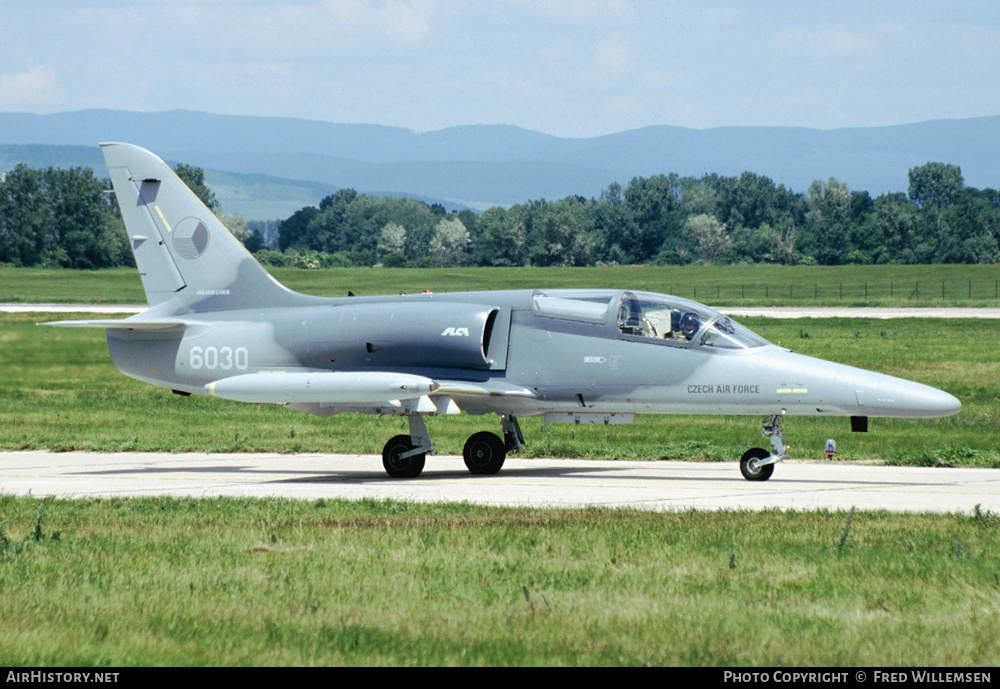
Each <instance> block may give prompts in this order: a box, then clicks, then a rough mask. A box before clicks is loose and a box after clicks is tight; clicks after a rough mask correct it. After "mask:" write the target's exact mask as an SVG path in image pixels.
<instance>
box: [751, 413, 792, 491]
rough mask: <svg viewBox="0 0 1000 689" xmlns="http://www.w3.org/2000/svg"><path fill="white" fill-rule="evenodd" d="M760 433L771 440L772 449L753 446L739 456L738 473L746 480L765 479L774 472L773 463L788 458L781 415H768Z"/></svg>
mask: <svg viewBox="0 0 1000 689" xmlns="http://www.w3.org/2000/svg"><path fill="white" fill-rule="evenodd" d="M760 434H761V435H762V436H764V437H765V438H767V439H768V440H770V441H771V448H772V451H771V452H768V451H767V450H765V449H762V448H759V447H754V448H751V449H749V450H747V451H746V452H744V453H743V456H742V457H741V458H740V473H741V474H743V478H745V479H746V480H747V481H766V480H767V479H769V478H771V474H773V473H774V465H775V463H777V462H782V461H784V460H786V459H788V444H787V443H786V442H785V432H784V431H783V430H781V415H779V414H775V415H774V416H771V417H768V419H767V421H765V422H764V427H763V428H762V429H761V431H760Z"/></svg>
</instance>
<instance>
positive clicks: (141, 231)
mask: <svg viewBox="0 0 1000 689" xmlns="http://www.w3.org/2000/svg"><path fill="white" fill-rule="evenodd" d="M101 151H102V152H103V153H104V160H105V162H106V163H107V165H108V172H109V173H110V174H111V183H112V184H113V185H114V188H115V195H116V196H117V197H118V206H119V207H120V208H121V213H122V219H123V220H124V221H125V229H126V231H127V232H128V234H129V240H130V243H131V246H132V253H133V254H134V255H135V262H136V265H137V266H138V268H139V274H140V275H141V276H142V286H143V288H144V289H145V291H146V299H147V300H148V301H149V306H150V307H151V308H152V307H154V306H157V305H159V304H164V303H166V302H170V304H169V305H167V306H165V307H164V308H165V310H166V311H169V312H171V313H183V312H188V311H225V310H230V309H242V308H249V307H270V306H293V305H297V304H302V303H305V302H308V301H310V300H312V299H314V298H313V297H307V296H305V295H301V294H298V293H296V292H292V291H291V290H289V289H287V288H286V287H284V286H282V285H281V284H280V283H279V282H278V281H277V280H275V279H274V278H273V277H271V275H270V274H269V273H268V272H267V271H266V270H264V269H263V268H262V267H261V266H260V264H259V263H257V261H255V260H254V258H253V256H251V255H250V253H249V252H248V251H247V250H246V249H244V248H243V245H242V244H241V243H240V241H239V240H238V239H236V238H235V237H234V236H233V235H232V234H230V232H229V230H227V229H226V228H225V226H224V225H223V224H222V223H221V222H219V220H218V218H216V217H215V216H214V215H213V214H212V211H210V210H209V209H208V208H207V207H205V205H204V204H203V203H202V202H201V200H200V199H199V198H198V197H197V196H196V195H195V194H194V193H193V192H192V191H191V190H190V189H188V188H187V186H186V185H185V184H184V182H182V181H181V179H180V178H179V177H178V176H177V175H176V174H174V171H173V170H171V169H170V167H169V166H167V164H166V163H164V162H163V161H162V160H160V159H159V158H158V157H156V156H155V155H153V154H152V153H150V152H149V151H147V150H145V149H142V148H139V147H138V146H132V145H130V144H120V143H106V144H101Z"/></svg>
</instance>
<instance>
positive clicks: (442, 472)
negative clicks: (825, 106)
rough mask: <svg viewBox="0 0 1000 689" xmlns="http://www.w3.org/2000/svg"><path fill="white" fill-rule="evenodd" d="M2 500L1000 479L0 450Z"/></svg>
mask: <svg viewBox="0 0 1000 689" xmlns="http://www.w3.org/2000/svg"><path fill="white" fill-rule="evenodd" d="M0 492H2V493H4V494H7V495H22V496H23V495H28V494H30V495H33V496H35V497H48V496H53V497H58V498H88V497H115V496H123V497H124V496H129V497H131V496H154V495H170V496H193V497H217V496H233V497H271V496H277V497H287V498H296V499H303V500H315V499H319V498H326V499H331V498H345V499H351V500H357V499H361V498H371V499H392V500H404V501H415V502H469V503H474V504H482V505H508V506H532V507H585V506H590V507H612V508H634V509H642V510H651V511H664V510H687V509H702V510H716V509H725V510H744V509H746V510H764V509H773V508H777V509H798V510H813V509H831V510H849V509H850V508H851V507H856V508H858V509H863V510H889V511H896V512H936V513H947V512H960V513H964V514H969V513H971V512H972V511H973V510H974V509H975V507H976V505H980V509H982V510H991V511H992V512H994V513H997V512H1000V471H997V470H992V469H948V468H915V467H883V466H873V465H866V464H854V463H847V462H807V461H789V462H785V463H782V464H779V465H778V466H777V467H776V468H775V472H774V476H773V477H772V478H771V480H769V481H765V482H759V483H754V482H750V481H746V480H744V479H743V478H742V477H741V476H740V472H739V467H738V465H737V463H736V462H724V463H718V462H713V463H702V462H673V461H671V462H627V461H621V462H615V461H591V460H579V459H518V458H513V457H511V458H508V460H507V463H506V464H505V465H504V468H503V470H502V471H501V472H500V473H499V474H496V475H494V476H474V475H472V474H470V473H469V472H468V471H466V469H465V466H464V464H463V463H462V459H461V458H460V457H456V456H448V455H444V456H436V457H429V458H428V459H427V467H426V468H425V469H424V472H423V474H421V475H420V477H418V478H416V479H408V480H396V479H391V478H389V477H388V476H386V474H385V473H384V471H383V470H382V461H381V457H379V456H376V455H321V454H298V455H283V454H168V453H135V452H123V453H116V454H102V453H87V452H3V453H0Z"/></svg>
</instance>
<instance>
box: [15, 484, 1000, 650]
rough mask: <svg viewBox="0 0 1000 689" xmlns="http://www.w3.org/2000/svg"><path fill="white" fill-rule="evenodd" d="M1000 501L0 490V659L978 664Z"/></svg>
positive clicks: (990, 639)
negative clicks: (868, 504) (748, 505)
mask: <svg viewBox="0 0 1000 689" xmlns="http://www.w3.org/2000/svg"><path fill="white" fill-rule="evenodd" d="M998 536H1000V516H998V515H996V514H993V513H991V512H988V511H985V512H984V511H982V510H976V511H975V512H974V513H972V514H955V515H894V514H887V513H882V512H857V513H855V512H853V511H852V512H850V513H843V512H814V513H801V512H764V513H748V512H704V513H703V512H683V513H659V514H656V513H643V512H634V511H629V510H602V509H588V510H535V509H505V508H481V507H473V506H468V505H455V504H450V505H449V504H440V505H419V504H405V503H396V502H381V501H360V502H343V501H324V500H318V501H313V502H297V501H290V500H279V499H266V500H243V499H228V498H227V499H202V500H193V499H169V498H149V499H129V500H126V499H113V500H79V501H58V500H38V499H31V498H14V497H9V496H3V497H0V591H2V592H3V595H2V596H0V663H2V664H3V665H7V666H12V665H32V666H40V665H59V666H70V665H72V666H99V665H112V666H114V665H314V664H316V665H319V664H323V665H326V664H335V665H724V666H736V665H771V666H786V665H791V666H817V665H834V666H851V665H857V666H865V665H868V666H873V665H874V666H880V665H899V666H906V665H921V666H923V665H949V666H969V665H985V666H990V665H996V664H997V663H998V661H1000V649H998V647H997V645H996V643H995V640H996V639H997V638H998V636H1000V573H998V572H1000V557H998V546H997V544H998Z"/></svg>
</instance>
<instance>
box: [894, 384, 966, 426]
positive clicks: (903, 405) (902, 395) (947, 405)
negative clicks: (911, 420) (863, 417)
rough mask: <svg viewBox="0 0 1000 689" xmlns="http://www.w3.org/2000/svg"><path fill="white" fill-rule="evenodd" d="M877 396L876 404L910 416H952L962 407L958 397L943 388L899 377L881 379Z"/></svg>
mask: <svg viewBox="0 0 1000 689" xmlns="http://www.w3.org/2000/svg"><path fill="white" fill-rule="evenodd" d="M875 398H876V406H879V407H883V408H885V409H886V410H887V411H890V410H891V411H892V412H895V413H901V415H905V416H910V417H926V418H930V417H935V416H951V415H952V414H956V413H958V411H959V410H960V409H961V408H962V403H961V402H959V401H958V399H957V398H956V397H954V396H953V395H949V394H948V393H947V392H944V391H943V390H938V389H937V388H932V387H930V386H929V385H923V384H921V383H913V382H911V381H908V380H902V379H899V378H889V379H888V380H881V381H879V383H878V384H877V385H876V386H875Z"/></svg>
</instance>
